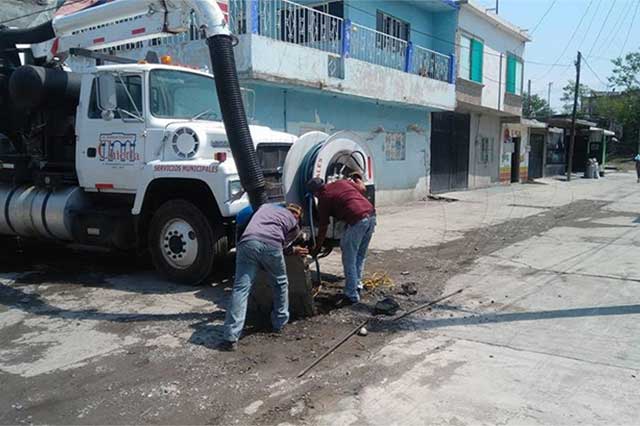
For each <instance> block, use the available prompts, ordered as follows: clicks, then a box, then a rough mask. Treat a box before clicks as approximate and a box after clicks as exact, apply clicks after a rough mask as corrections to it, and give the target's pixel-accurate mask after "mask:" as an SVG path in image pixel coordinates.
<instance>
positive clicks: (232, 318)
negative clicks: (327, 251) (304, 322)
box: [220, 204, 309, 351]
mask: <svg viewBox="0 0 640 426" xmlns="http://www.w3.org/2000/svg"><path fill="white" fill-rule="evenodd" d="M301 215H302V208H301V207H300V206H298V205H295V204H289V205H287V206H286V207H284V206H283V205H279V204H264V205H262V206H261V207H260V208H259V209H258V211H257V212H256V213H255V214H254V215H253V217H252V218H251V220H250V221H249V225H248V226H247V228H246V229H245V231H244V232H243V233H242V236H241V237H240V239H239V241H238V245H237V249H236V278H235V282H234V284H233V292H232V294H231V302H230V304H229V306H228V308H227V314H226V318H225V321H224V341H223V343H222V345H221V347H220V348H221V349H223V350H227V351H232V350H235V349H236V344H237V341H238V339H239V338H240V334H241V333H242V329H243V327H244V322H245V319H246V316H247V298H248V297H249V292H250V291H251V287H252V285H253V282H254V280H255V278H256V274H257V273H258V269H263V270H264V271H266V272H267V274H268V275H269V279H270V282H271V286H272V288H273V311H272V312H271V324H272V326H273V329H274V331H276V332H280V331H281V330H282V328H283V327H284V326H285V324H287V322H288V321H289V281H288V279H287V269H286V266H285V261H284V253H283V249H286V251H287V252H291V253H292V254H296V255H299V256H306V255H307V254H308V253H309V251H308V250H307V249H306V248H303V247H297V246H296V247H292V246H291V245H292V242H293V241H294V240H295V239H296V237H297V236H298V234H299V232H300V228H299V226H298V224H299V222H300V217H301Z"/></svg>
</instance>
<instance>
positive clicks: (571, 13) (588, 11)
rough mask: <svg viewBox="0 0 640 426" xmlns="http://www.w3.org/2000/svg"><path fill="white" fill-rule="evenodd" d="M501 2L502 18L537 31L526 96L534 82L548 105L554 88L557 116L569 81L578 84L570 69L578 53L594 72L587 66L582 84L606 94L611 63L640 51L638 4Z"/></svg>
mask: <svg viewBox="0 0 640 426" xmlns="http://www.w3.org/2000/svg"><path fill="white" fill-rule="evenodd" d="M499 1H500V4H499V14H500V16H502V17H503V18H505V19H507V20H509V21H510V22H512V23H513V24H515V25H517V26H519V27H520V28H523V29H528V30H530V31H533V34H532V35H531V38H532V39H533V41H532V42H531V43H529V44H527V48H526V51H525V80H524V82H525V91H526V87H527V86H526V84H527V80H529V79H531V80H532V82H531V92H532V93H537V94H538V95H540V96H543V97H544V98H545V99H546V98H547V89H548V86H547V85H548V83H549V82H553V86H552V90H551V105H552V107H554V108H555V109H556V110H559V109H560V108H561V102H560V97H561V94H562V87H563V86H565V85H566V84H567V81H568V80H569V79H575V67H574V66H573V65H572V64H573V62H574V61H575V59H576V55H577V51H578V50H581V51H582V54H583V55H584V56H585V57H586V62H587V63H588V64H589V65H591V68H593V72H592V71H591V70H590V69H589V68H588V67H587V66H585V65H584V64H583V67H582V75H581V82H584V83H585V84H587V85H588V86H589V87H591V88H593V89H595V90H604V89H606V88H607V87H606V84H608V81H607V77H608V76H609V75H610V74H611V70H612V68H613V66H612V64H611V61H610V59H612V58H616V57H618V56H620V55H621V54H626V53H628V52H631V51H639V50H640V5H639V3H640V0H499ZM476 3H477V4H480V5H483V6H485V7H487V8H490V7H495V0H476ZM550 7H551V8H550ZM549 8H550V9H549ZM636 9H638V10H637V13H635V19H634V12H636ZM547 11H548V13H547V14H546V17H544V19H542V17H543V15H545V13H546V12H547ZM541 19H542V21H541ZM581 21H582V22H581ZM539 22H540V24H539V25H538V27H537V28H536V25H537V24H538V23H539ZM601 30H602V31H601ZM574 32H575V35H574ZM598 33H600V34H599V36H598ZM572 36H573V38H572ZM627 37H628V41H627V43H626V45H625V40H626V39H627ZM623 49H624V50H623ZM526 61H535V62H543V63H546V64H548V65H540V64H534V63H531V62H529V63H526ZM556 62H557V63H558V65H557V66H556V67H553V68H552V67H551V64H554V63H556ZM570 64H571V66H567V65H570ZM598 77H599V78H598ZM601 80H602V81H601Z"/></svg>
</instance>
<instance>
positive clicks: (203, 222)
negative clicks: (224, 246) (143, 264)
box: [148, 200, 217, 285]
mask: <svg viewBox="0 0 640 426" xmlns="http://www.w3.org/2000/svg"><path fill="white" fill-rule="evenodd" d="M148 238H149V251H150V252H151V260H152V261H153V265H154V266H155V268H156V269H157V270H158V271H159V272H160V273H162V274H163V275H164V276H166V277H167V278H168V279H169V280H171V281H173V282H176V283H179V284H187V285H198V284H202V282H203V281H204V280H205V279H206V278H207V277H208V276H209V274H210V273H211V270H212V267H213V260H214V255H215V254H216V251H217V250H216V249H217V244H216V243H217V242H216V241H215V238H214V232H213V229H212V227H211V224H210V222H209V221H208V220H207V218H206V216H205V215H204V213H203V212H202V210H200V209H199V208H198V207H196V206H195V205H194V204H192V203H190V202H189V201H186V200H171V201H167V202H166V203H164V204H162V205H161V206H160V208H159V209H158V210H157V211H156V213H155V214H154V215H153V217H152V218H151V225H150V227H149V235H148Z"/></svg>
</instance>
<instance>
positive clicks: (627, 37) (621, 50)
mask: <svg viewBox="0 0 640 426" xmlns="http://www.w3.org/2000/svg"><path fill="white" fill-rule="evenodd" d="M639 6H640V1H638V2H636V8H635V10H634V11H633V17H632V18H631V25H629V30H628V31H627V36H626V37H625V39H624V43H623V44H622V49H620V54H619V55H618V56H622V54H623V53H624V48H625V47H627V42H628V41H629V36H630V35H631V30H632V29H633V24H634V22H635V21H636V15H637V14H638V7H639Z"/></svg>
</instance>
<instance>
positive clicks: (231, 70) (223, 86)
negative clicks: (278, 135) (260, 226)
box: [207, 35, 268, 211]
mask: <svg viewBox="0 0 640 426" xmlns="http://www.w3.org/2000/svg"><path fill="white" fill-rule="evenodd" d="M207 44H208V45H209V54H210V55H211V65H212V68H213V75H214V77H215V82H216V90H217V91H218V100H219V102H220V110H221V112H222V121H223V122H224V127H225V130H226V132H227V139H228V140H229V146H230V147H231V152H232V153H233V158H234V160H235V162H236V167H237V168H238V176H240V183H241V184H242V187H243V188H244V190H245V191H246V192H247V194H248V195H249V202H250V203H251V207H253V211H257V210H258V208H259V207H260V206H261V205H262V204H265V203H266V202H267V201H268V199H267V193H266V190H265V180H264V174H263V172H262V167H260V162H259V161H258V153H257V152H256V149H255V146H254V144H253V140H252V139H251V133H250V132H249V124H248V123H247V114H246V113H245V110H244V105H243V104H242V95H241V92H240V83H239V82H238V72H237V71H236V62H235V59H234V56H233V39H232V37H231V36H228V35H215V36H212V37H209V38H208V39H207Z"/></svg>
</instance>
